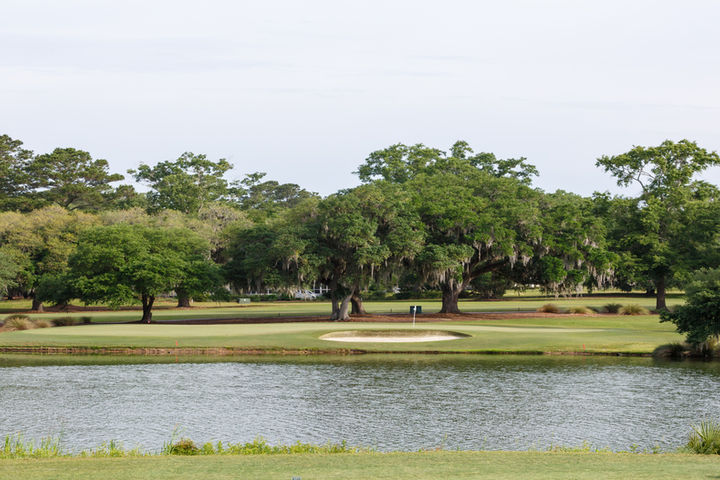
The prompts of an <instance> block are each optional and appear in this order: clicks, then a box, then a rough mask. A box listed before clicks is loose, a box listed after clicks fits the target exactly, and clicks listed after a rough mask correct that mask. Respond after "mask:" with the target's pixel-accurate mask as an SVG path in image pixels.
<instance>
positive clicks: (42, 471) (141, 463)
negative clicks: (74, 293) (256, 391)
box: [0, 451, 720, 480]
mask: <svg viewBox="0 0 720 480" xmlns="http://www.w3.org/2000/svg"><path fill="white" fill-rule="evenodd" d="M718 472H720V456H717V455H714V456H710V455H708V456H700V455H677V454H662V455H638V454H617V453H553V452H445V451H439V452H416V453H386V454H382V453H371V454H365V453H363V454H333V455H272V456H270V455H249V456H208V457H174V456H173V457H141V458H61V459H31V460H3V461H0V478H7V479H11V478H17V479H20V478H22V479H23V480H40V479H51V478H52V479H56V480H81V479H90V478H92V479H95V478H112V479H114V480H130V479H133V480H134V479H139V478H142V479H145V480H154V479H167V478H173V479H181V480H182V479H187V480H189V479H193V480H195V479H197V480H221V479H222V480H229V479H236V478H252V479H258V480H260V479H287V480H289V479H291V478H292V477H300V478H302V479H304V480H310V479H324V480H341V479H347V480H357V479H368V478H373V479H398V480H402V479H437V478H447V479H455V480H463V479H484V478H487V479H490V478H492V479H517V478H523V479H531V480H532V479H592V480H596V479H598V478H602V479H623V480H626V479H630V478H632V479H677V478H686V479H692V478H718Z"/></svg>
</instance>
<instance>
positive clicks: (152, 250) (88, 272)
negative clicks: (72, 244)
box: [66, 224, 220, 323]
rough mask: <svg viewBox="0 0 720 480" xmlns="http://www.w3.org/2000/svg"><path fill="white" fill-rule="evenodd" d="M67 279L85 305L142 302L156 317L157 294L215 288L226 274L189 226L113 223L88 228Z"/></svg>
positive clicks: (147, 319) (146, 311)
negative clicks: (154, 312) (153, 309)
mask: <svg viewBox="0 0 720 480" xmlns="http://www.w3.org/2000/svg"><path fill="white" fill-rule="evenodd" d="M66 280H67V282H68V283H69V284H70V285H71V286H72V291H73V294H74V295H75V296H77V298H79V299H80V300H82V301H84V302H85V303H97V302H104V303H107V304H109V305H110V306H113V307H116V306H120V305H126V304H130V303H134V302H137V301H138V300H139V301H140V302H141V303H142V308H143V315H142V319H141V321H142V322H146V323H150V322H151V320H152V307H153V304H154V302H155V298H156V297H157V296H158V295H160V294H163V293H169V292H171V291H173V290H175V289H178V288H185V289H187V290H188V291H189V292H190V293H191V294H199V293H204V292H212V291H214V290H216V289H217V288H218V284H219V282H220V275H219V272H218V271H217V267H216V266H215V264H214V263H212V262H211V261H210V259H209V247H208V244H207V242H206V241H204V240H203V239H202V238H200V237H199V236H198V235H196V234H194V233H193V232H191V231H189V230H187V229H162V228H149V227H145V226H142V225H124V224H118V225H111V226H103V227H96V228H93V229H90V230H87V231H85V232H84V233H83V234H82V235H81V237H80V239H79V241H78V246H77V249H76V250H75V252H74V253H73V255H72V256H71V257H70V260H69V271H68V273H67V276H66Z"/></svg>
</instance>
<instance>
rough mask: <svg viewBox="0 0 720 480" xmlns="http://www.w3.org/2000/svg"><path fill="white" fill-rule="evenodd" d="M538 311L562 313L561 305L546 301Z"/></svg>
mask: <svg viewBox="0 0 720 480" xmlns="http://www.w3.org/2000/svg"><path fill="white" fill-rule="evenodd" d="M537 311H538V312H541V313H560V312H561V310H560V307H558V306H557V305H555V304H554V303H546V304H545V305H543V306H542V307H540V308H538V309H537Z"/></svg>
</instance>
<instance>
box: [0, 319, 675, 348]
mask: <svg viewBox="0 0 720 480" xmlns="http://www.w3.org/2000/svg"><path fill="white" fill-rule="evenodd" d="M398 328H408V329H410V328H412V326H411V325H410V324H409V323H408V324H401V323H345V322H317V323H275V324H249V325H239V324H229V325H162V324H152V325H146V324H119V325H102V324H101V325H81V326H73V327H57V328H45V329H35V330H24V331H15V332H3V333H0V346H19V345H35V346H80V347H176V346H178V347H186V348H190V347H205V348H211V347H230V348H242V349H265V350H273V349H284V350H305V349H309V350H341V349H350V348H354V349H361V350H365V351H371V352H372V351H375V352H377V351H408V352H410V351H439V352H443V351H445V352H447V351H455V352H458V351H463V352H474V351H498V352H505V351H506V352H578V351H583V350H585V351H587V352H626V353H650V352H652V351H653V350H654V349H655V347H657V346H658V345H661V344H665V343H670V342H677V341H681V340H682V337H681V336H680V335H678V334H677V333H675V331H674V326H673V325H670V324H667V323H659V322H658V317H657V316H654V315H649V316H642V317H627V316H598V317H573V316H567V315H565V316H558V317H551V318H530V319H523V318H515V319H513V318H508V319H507V320H486V321H456V322H437V323H422V324H418V325H417V326H416V327H415V329H418V330H451V331H456V332H460V333H464V334H467V335H469V337H467V338H462V339H458V340H450V341H441V342H420V343H358V342H347V343H345V342H343V343H340V342H332V341H328V340H321V339H319V338H318V337H320V336H321V335H323V334H325V333H328V332H331V331H342V330H375V329H382V330H387V329H390V330H395V329H398Z"/></svg>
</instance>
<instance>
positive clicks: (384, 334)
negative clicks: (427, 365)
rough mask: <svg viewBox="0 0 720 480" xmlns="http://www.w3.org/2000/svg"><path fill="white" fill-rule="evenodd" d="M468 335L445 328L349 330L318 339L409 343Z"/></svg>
mask: <svg viewBox="0 0 720 480" xmlns="http://www.w3.org/2000/svg"><path fill="white" fill-rule="evenodd" d="M469 336H470V335H465V334H464V333H459V332H449V331H445V330H349V331H344V332H331V333H326V334H325V335H322V336H321V337H320V339H321V340H329V341H331V342H372V343H410V342H439V341H442V340H457V339H459V338H466V337H469Z"/></svg>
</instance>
